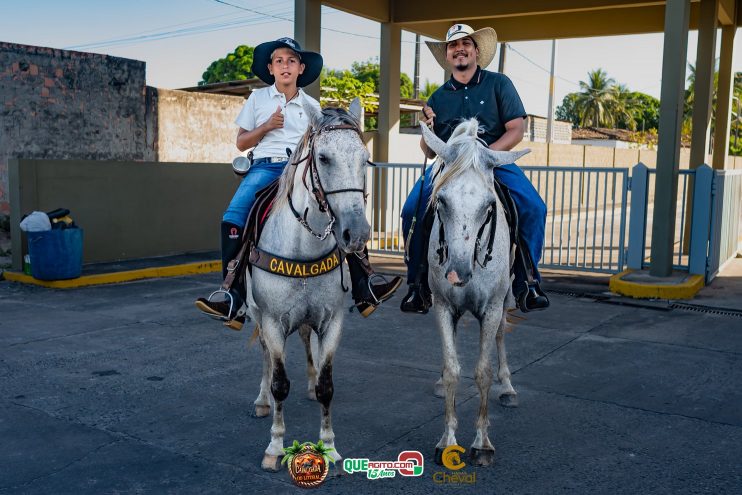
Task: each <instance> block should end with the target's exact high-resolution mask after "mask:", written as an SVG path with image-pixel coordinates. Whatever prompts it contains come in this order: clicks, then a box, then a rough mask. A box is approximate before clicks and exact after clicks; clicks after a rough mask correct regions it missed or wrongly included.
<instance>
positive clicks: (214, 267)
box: [3, 260, 222, 289]
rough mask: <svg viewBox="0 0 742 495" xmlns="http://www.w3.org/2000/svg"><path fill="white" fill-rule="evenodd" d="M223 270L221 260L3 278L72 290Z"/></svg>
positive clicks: (14, 274) (7, 274) (5, 274)
mask: <svg viewBox="0 0 742 495" xmlns="http://www.w3.org/2000/svg"><path fill="white" fill-rule="evenodd" d="M221 269H222V262H221V260H214V261H203V262H198V263H184V264H182V265H171V266H161V267H154V268H141V269H138V270H127V271H123V272H113V273H100V274H97V275H84V276H82V277H79V278H73V279H69V280H53V281H47V280H38V279H35V278H33V277H32V276H30V275H26V274H25V273H20V272H8V271H6V272H5V273H4V274H3V276H4V277H5V280H10V281H11V282H21V283H24V284H32V285H40V286H42V287H48V288H50V289H72V288H76V287H87V286H90V285H103V284H118V283H121V282H131V281H132V280H141V279H145V278H162V277H180V276H183V275H196V274H199V273H213V272H219V271H221Z"/></svg>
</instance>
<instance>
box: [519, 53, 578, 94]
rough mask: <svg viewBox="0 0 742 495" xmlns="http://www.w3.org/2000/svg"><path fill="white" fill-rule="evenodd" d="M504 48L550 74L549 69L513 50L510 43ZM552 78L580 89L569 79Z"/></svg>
mask: <svg viewBox="0 0 742 495" xmlns="http://www.w3.org/2000/svg"><path fill="white" fill-rule="evenodd" d="M506 46H507V47H508V49H509V50H512V51H513V52H515V54H516V55H520V56H521V57H522V58H524V59H525V60H526V61H527V62H529V63H530V64H531V65H534V66H536V67H537V68H539V69H541V70H542V71H544V72H546V73H547V74H551V71H550V70H549V69H547V68H546V67H544V66H543V65H540V64H539V63H538V62H535V61H533V60H532V59H530V58H529V57H527V56H526V55H525V54H523V53H521V52H519V51H518V50H516V49H515V48H513V45H511V44H510V43H508V44H507V45H506ZM554 77H556V78H557V79H559V80H562V81H564V82H566V83H569V84H572V85H574V86H577V87H578V88H579V87H580V85H579V83H576V82H574V81H570V80H569V79H565V78H564V77H561V76H554Z"/></svg>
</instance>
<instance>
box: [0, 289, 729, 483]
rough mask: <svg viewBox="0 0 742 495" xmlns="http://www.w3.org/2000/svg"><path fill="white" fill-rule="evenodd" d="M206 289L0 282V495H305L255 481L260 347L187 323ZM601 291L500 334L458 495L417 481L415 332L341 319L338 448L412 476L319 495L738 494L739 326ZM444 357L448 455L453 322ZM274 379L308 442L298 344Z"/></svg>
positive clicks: (311, 419) (423, 426) (388, 316)
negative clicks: (501, 371) (509, 398)
mask: <svg viewBox="0 0 742 495" xmlns="http://www.w3.org/2000/svg"><path fill="white" fill-rule="evenodd" d="M549 278H552V277H549ZM216 282H217V276H216V275H208V276H194V277H183V278H174V279H161V280H152V281H142V282H135V283H129V284H122V285H115V286H106V287H99V288H85V289H76V290H48V289H42V288H36V287H26V286H21V285H18V284H12V283H9V282H0V439H1V441H2V449H0V493H24V494H26V493H29V494H37V493H38V494H42V493H43V494H45V495H47V494H49V493H53V494H66V493H70V494H85V493H94V494H99V493H178V494H182V493H216V494H230V493H292V492H293V493H305V492H303V491H302V490H301V489H298V488H294V487H293V485H292V484H291V482H290V480H289V478H288V474H287V473H286V472H285V471H283V472H280V473H277V474H269V473H264V472H263V471H261V469H260V466H259V464H260V459H261V456H262V451H263V449H264V448H265V446H266V445H267V443H268V439H269V428H270V422H269V420H268V419H254V418H252V417H251V416H250V412H251V409H252V407H251V406H252V401H253V399H254V397H255V394H256V393H257V387H258V382H259V367H260V360H259V353H258V349H257V348H255V347H252V348H249V347H248V345H247V342H248V338H249V332H246V331H243V332H240V333H237V332H233V331H230V330H227V329H224V328H222V327H220V326H219V324H218V323H216V322H214V321H211V320H208V319H205V318H203V317H201V316H200V315H198V314H197V313H196V312H195V311H194V309H193V307H192V300H193V299H195V298H196V297H197V296H200V295H203V294H205V293H207V292H208V291H209V290H210V289H211V288H212V287H214V286H215V284H216ZM602 283H603V282H602V281H601V280H599V279H583V278H580V279H569V278H564V277H563V278H561V279H556V281H555V282H551V287H552V288H556V289H559V290H560V291H561V293H562V295H559V294H555V295H553V297H552V300H553V308H552V309H550V310H549V311H548V312H544V313H541V314H537V315H533V316H529V318H528V320H527V321H525V322H523V323H521V324H520V325H518V327H517V328H516V329H515V330H514V331H513V332H512V333H511V334H509V335H508V346H509V357H510V364H511V367H512V369H513V370H514V371H515V373H514V377H513V384H514V386H515V387H516V389H517V390H518V392H519V394H520V407H519V408H517V409H505V408H502V407H500V406H499V405H497V403H496V400H493V401H491V406H490V420H491V424H492V426H491V431H492V438H493V441H494V443H495V446H496V448H497V460H496V464H495V466H493V467H491V468H482V469H474V468H471V467H470V466H467V467H465V468H464V469H463V470H462V471H463V472H467V473H473V472H475V473H476V483H475V484H474V485H473V486H470V487H455V486H450V485H449V486H438V485H436V484H435V483H434V482H433V475H434V473H436V472H439V471H442V469H441V468H439V467H437V466H435V465H434V464H433V463H432V454H433V449H434V446H435V443H436V442H437V440H438V438H439V437H440V435H441V433H442V428H443V419H442V414H443V403H442V401H441V400H440V399H437V398H435V397H434V396H433V394H432V385H433V382H434V381H435V380H436V378H437V377H438V374H439V369H440V350H439V342H438V336H437V331H436V329H435V326H434V322H433V320H432V318H431V317H430V316H425V317H421V316H413V315H403V314H401V313H400V312H399V311H398V310H397V304H398V301H399V298H395V299H394V300H392V301H390V302H389V303H388V304H386V305H385V307H383V308H382V309H380V310H379V311H377V313H375V314H374V315H373V316H372V317H371V318H370V319H368V320H362V319H361V318H359V316H358V315H357V314H353V315H349V316H348V318H347V319H346V326H345V335H344V338H343V342H342V345H341V348H340V352H339V355H338V357H337V360H336V365H335V401H334V403H333V407H334V413H333V416H334V424H335V432H336V435H337V446H338V449H339V450H340V452H341V453H342V454H343V455H344V456H345V457H369V458H371V459H376V460H393V459H395V458H396V456H397V454H398V453H399V452H400V451H402V450H407V449H417V450H420V451H422V452H423V453H424V454H425V456H426V458H425V462H426V464H425V472H424V475H423V476H422V477H421V478H408V479H402V478H395V479H390V480H376V481H372V480H368V479H365V478H364V477H363V476H362V475H359V474H353V475H344V476H340V477H337V476H334V477H332V478H331V479H329V480H328V481H327V482H326V483H325V484H324V485H323V486H322V487H321V488H320V489H319V490H318V492H323V493H338V494H339V493H355V494H362V493H385V494H386V493H405V494H407V493H413V494H414V493H429V492H433V491H436V492H438V491H456V490H468V491H475V492H478V493H488V494H489V493H549V494H550V493H558V492H564V493H632V494H635V493H714V494H718V493H734V492H736V493H739V492H740V491H742V469H740V466H741V465H740V459H742V389H741V388H740V383H742V318H741V317H740V316H739V315H734V314H731V313H730V314H727V315H721V314H708V313H703V312H697V311H688V310H679V309H672V310H670V309H669V308H668V307H667V304H666V303H663V302H658V303H652V304H647V305H645V306H641V305H639V306H637V305H632V304H633V303H632V302H630V301H625V300H622V299H607V300H600V298H599V297H597V296H594V295H595V294H597V295H600V293H601V292H602V291H603V290H604V286H603V285H602ZM737 286H739V284H737ZM712 287H713V286H712ZM568 292H573V293H579V294H582V293H583V292H587V293H590V294H593V296H590V297H586V296H584V295H583V297H574V296H569V295H565V294H567V293H568ZM717 296H718V297H721V296H720V294H717ZM596 297H597V298H596ZM703 302H704V304H712V303H713V302H714V297H713V296H709V297H708V298H707V299H706V300H704V301H703ZM731 303H733V301H732V302H731ZM740 305H742V303H740V302H739V300H737V307H739V306H740ZM720 306H721V305H720ZM723 306H725V307H729V304H724V305H723ZM458 343H459V349H460V352H461V355H462V369H463V371H464V374H465V377H464V379H463V380H462V383H461V386H460V387H459V399H458V401H457V407H458V412H459V419H460V430H459V431H460V433H459V436H458V439H459V442H460V443H462V444H463V445H464V446H468V445H469V444H470V443H471V441H472V440H473V431H474V424H473V423H474V415H475V412H476V409H477V407H478V399H477V392H476V387H474V383H473V378H472V370H473V363H474V356H475V352H476V349H477V328H476V325H475V322H474V321H473V320H472V319H471V318H468V319H465V320H464V321H463V323H462V324H461V326H460V332H459V336H458ZM288 362H289V365H288V373H289V376H290V378H291V379H292V393H291V395H290V396H289V399H288V401H287V404H286V421H287V428H288V434H287V438H288V439H291V440H293V439H297V440H300V441H305V440H316V437H317V434H318V431H319V408H318V405H317V404H316V403H313V402H310V401H308V400H307V399H305V397H304V393H303V389H304V379H303V373H304V369H303V368H304V365H303V358H302V349H301V346H300V343H299V339H298V338H297V337H296V336H293V337H292V339H290V345H289V349H288Z"/></svg>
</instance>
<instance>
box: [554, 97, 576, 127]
mask: <svg viewBox="0 0 742 495" xmlns="http://www.w3.org/2000/svg"><path fill="white" fill-rule="evenodd" d="M555 116H556V119H557V120H563V121H566V122H572V125H573V126H575V127H579V125H580V114H579V112H578V111H577V93H568V94H566V95H564V98H562V104H561V105H559V106H558V107H557V109H556V113H555Z"/></svg>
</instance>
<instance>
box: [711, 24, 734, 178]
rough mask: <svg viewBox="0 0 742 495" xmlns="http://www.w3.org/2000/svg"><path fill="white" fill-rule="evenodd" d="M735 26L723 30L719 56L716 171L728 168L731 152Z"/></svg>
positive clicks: (715, 143)
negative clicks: (730, 124)
mask: <svg viewBox="0 0 742 495" xmlns="http://www.w3.org/2000/svg"><path fill="white" fill-rule="evenodd" d="M736 31H737V27H736V26H735V25H731V26H724V27H722V28H721V53H720V55H719V88H718V90H717V93H716V125H715V126H714V157H713V160H712V163H713V168H714V170H724V168H726V160H727V153H728V150H729V120H730V119H731V108H732V105H731V103H732V91H733V90H734V72H733V71H732V57H733V56H734V34H735V32H736Z"/></svg>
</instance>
